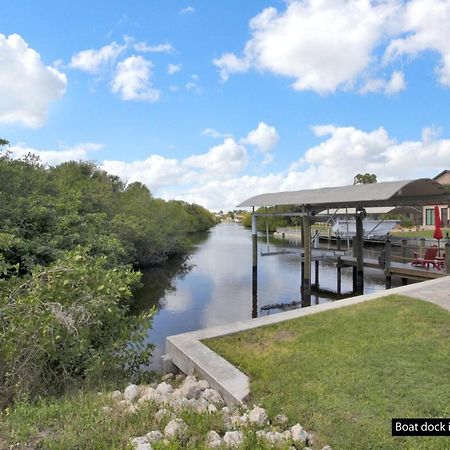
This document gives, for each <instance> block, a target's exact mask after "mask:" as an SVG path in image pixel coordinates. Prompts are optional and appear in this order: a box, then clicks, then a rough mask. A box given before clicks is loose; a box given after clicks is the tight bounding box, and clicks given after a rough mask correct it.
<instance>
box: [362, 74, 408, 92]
mask: <svg viewBox="0 0 450 450" xmlns="http://www.w3.org/2000/svg"><path fill="white" fill-rule="evenodd" d="M405 88H406V82H405V77H404V75H403V72H400V71H395V72H393V73H392V76H391V78H390V79H389V80H387V81H386V80H383V79H381V78H372V79H370V80H367V82H366V83H365V84H364V85H363V86H362V88H361V89H360V93H361V94H365V93H367V92H374V93H375V92H382V93H384V94H386V95H394V94H396V93H398V92H400V91H403V90H404V89H405Z"/></svg>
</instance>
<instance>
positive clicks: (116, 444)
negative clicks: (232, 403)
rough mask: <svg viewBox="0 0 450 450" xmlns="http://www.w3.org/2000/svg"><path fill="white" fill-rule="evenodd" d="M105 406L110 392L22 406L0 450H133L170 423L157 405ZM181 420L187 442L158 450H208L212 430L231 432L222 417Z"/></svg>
mask: <svg viewBox="0 0 450 450" xmlns="http://www.w3.org/2000/svg"><path fill="white" fill-rule="evenodd" d="M103 406H113V402H112V401H111V400H109V399H108V396H107V395H106V394H105V395H103V394H102V395H100V394H98V393H96V392H84V393H83V392H80V393H78V394H75V395H68V396H66V397H65V398H60V399H54V400H50V399H47V400H42V401H41V402H37V403H28V402H24V403H23V404H17V405H15V406H14V408H13V409H12V410H7V411H5V412H3V413H2V414H0V449H2V450H3V449H5V450H6V449H10V448H12V449H14V450H25V449H31V448H36V449H38V448H39V449H48V450H74V449H77V450H112V449H130V450H132V449H133V446H132V445H131V444H130V442H129V441H130V438H131V437H135V436H142V435H145V434H146V433H147V432H149V431H151V430H157V429H164V427H165V425H166V424H167V422H168V421H169V418H167V419H163V421H162V422H161V423H160V424H158V423H157V421H156V420H155V418H154V416H155V412H156V411H158V409H160V408H161V407H160V406H157V405H155V404H154V403H152V402H148V403H145V404H144V405H143V406H141V407H140V408H139V410H138V412H137V413H134V414H127V413H124V412H121V411H120V410H116V409H113V411H112V412H108V413H106V412H104V411H102V409H101V408H102V407H103ZM178 417H180V418H181V419H183V420H184V422H185V423H186V424H187V425H188V426H189V432H188V434H187V435H186V436H185V439H183V440H177V441H172V442H171V443H169V444H168V445H163V444H161V443H156V444H152V445H153V448H154V449H155V450H159V449H165V450H180V449H184V448H188V449H195V450H203V449H205V445H204V441H205V436H206V434H207V432H208V431H209V430H211V429H214V430H217V431H218V432H222V433H224V432H225V430H224V429H223V424H222V419H221V416H220V413H216V414H209V415H205V414H199V413H196V412H193V411H189V410H185V411H183V412H181V413H179V415H178ZM19 443H20V444H19ZM251 443H252V441H251V439H250V438H249V439H247V441H246V448H247V449H251V448H252V447H251V445H252V444H251ZM14 445H15V446H14ZM11 446H12V447H11ZM266 448H267V447H266Z"/></svg>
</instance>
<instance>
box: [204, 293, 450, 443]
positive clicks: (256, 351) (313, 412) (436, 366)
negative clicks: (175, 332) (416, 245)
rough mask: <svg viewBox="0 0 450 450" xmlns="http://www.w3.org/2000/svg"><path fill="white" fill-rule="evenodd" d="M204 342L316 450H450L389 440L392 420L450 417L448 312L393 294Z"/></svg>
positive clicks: (256, 399)
mask: <svg viewBox="0 0 450 450" xmlns="http://www.w3.org/2000/svg"><path fill="white" fill-rule="evenodd" d="M205 343H206V345H208V346H209V347H210V348H212V349H213V350H215V351H216V352H218V353H219V354H221V355H222V356H224V357H225V358H226V359H227V360H229V361H230V362H232V363H233V364H235V365H236V366H237V367H239V368H240V369H241V370H242V371H243V372H244V373H246V374H247V375H249V377H250V380H251V387H250V389H251V395H252V398H251V401H252V402H254V403H261V404H262V405H263V406H264V407H265V408H267V410H268V412H269V414H271V415H273V414H277V413H278V412H279V411H283V412H284V413H285V414H286V415H287V416H288V417H289V419H290V421H291V422H292V423H296V422H297V421H298V422H299V423H301V424H302V425H303V426H304V427H305V429H307V430H310V431H312V432H313V433H315V435H316V440H317V448H321V445H324V444H330V445H331V446H332V447H333V449H352V450H354V449H399V448H400V449H402V448H405V449H450V437H407V438H393V437H391V418H393V417H449V416H450V312H448V311H445V310H443V309H441V308H439V307H438V306H435V305H433V304H429V303H426V302H423V301H419V300H415V299H411V298H407V297H401V296H390V297H386V298H384V299H380V300H374V301H371V302H367V303H363V304H360V305H355V306H351V307H346V308H342V309H339V310H334V311H328V312H323V313H320V314H316V315H312V316H307V317H303V318H299V319H295V320H290V321H286V322H282V323H280V324H276V325H271V326H266V327H262V328H259V329H255V330H250V331H246V332H242V333H237V334H234V335H230V336H225V337H222V338H217V339H211V340H208V341H206V342H205Z"/></svg>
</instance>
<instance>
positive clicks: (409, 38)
mask: <svg viewBox="0 0 450 450" xmlns="http://www.w3.org/2000/svg"><path fill="white" fill-rule="evenodd" d="M403 21H404V25H403V32H404V35H403V36H401V37H398V38H397V39H394V40H392V42H391V43H390V44H389V46H388V48H387V49H386V53H385V61H390V60H392V59H395V58H396V57H399V56H400V55H408V56H412V57H414V56H417V55H418V54H419V53H421V52H424V51H427V50H431V51H435V52H437V53H438V54H439V55H440V56H441V63H440V65H439V67H437V73H438V76H439V81H440V82H441V83H442V84H443V85H445V86H450V26H449V23H450V1H448V0H412V1H410V2H408V3H407V4H406V6H405V14H404V18H403Z"/></svg>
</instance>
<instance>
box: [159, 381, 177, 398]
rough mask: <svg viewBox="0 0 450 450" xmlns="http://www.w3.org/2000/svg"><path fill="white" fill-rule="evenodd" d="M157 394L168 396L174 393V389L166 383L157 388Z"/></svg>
mask: <svg viewBox="0 0 450 450" xmlns="http://www.w3.org/2000/svg"><path fill="white" fill-rule="evenodd" d="M156 392H157V393H158V394H160V395H163V396H164V395H168V394H171V393H172V392H173V387H172V386H171V385H170V384H167V383H165V382H164V381H163V382H162V383H160V384H158V386H156Z"/></svg>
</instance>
